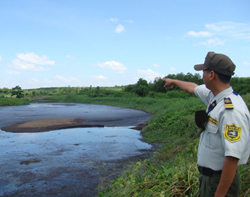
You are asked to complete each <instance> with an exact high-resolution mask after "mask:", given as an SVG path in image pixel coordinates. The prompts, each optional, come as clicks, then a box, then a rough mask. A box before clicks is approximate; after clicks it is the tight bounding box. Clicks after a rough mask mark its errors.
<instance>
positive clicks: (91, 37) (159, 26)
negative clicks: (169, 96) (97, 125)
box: [0, 0, 250, 89]
mask: <svg viewBox="0 0 250 197" xmlns="http://www.w3.org/2000/svg"><path fill="white" fill-rule="evenodd" d="M249 8H250V1H249V0H239V1H235V0H210V1H201V0H189V1H188V0H126V1H117V0H116V1H115V0H105V1H103V0H91V1H90V0H88V1H87V0H11V1H7V0H0V72H1V74H2V75H1V78H0V88H3V87H7V88H12V87H14V86H16V85H19V86H21V87H22V88H23V89H27V88H40V87H63V86H71V87H76V86H78V87H83V86H84V87H86V86H90V85H92V86H115V85H127V84H134V83H136V82H137V81H138V79H139V78H143V79H146V80H147V81H148V82H149V81H153V80H154V79H155V77H163V76H166V75H168V74H177V73H181V72H183V73H184V74H186V73H187V72H190V73H193V74H194V73H196V72H195V71H194V70H193V65H194V64H198V63H203V62H204V60H205V56H206V54H207V52H208V51H214V52H217V53H224V54H226V55H228V56H229V57H230V58H231V59H232V60H233V62H234V63H235V64H236V76H239V77H249V76H250V12H249Z"/></svg>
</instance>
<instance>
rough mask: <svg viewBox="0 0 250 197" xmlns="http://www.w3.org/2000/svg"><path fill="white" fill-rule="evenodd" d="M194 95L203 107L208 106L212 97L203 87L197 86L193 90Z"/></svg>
mask: <svg viewBox="0 0 250 197" xmlns="http://www.w3.org/2000/svg"><path fill="white" fill-rule="evenodd" d="M194 93H195V95H196V96H197V97H199V98H200V99H201V100H202V101H203V102H204V103H205V105H208V104H209V102H210V100H211V97H212V96H213V94H212V92H211V91H210V90H209V89H207V88H206V86H205V85H199V86H197V87H196V88H195V89H194Z"/></svg>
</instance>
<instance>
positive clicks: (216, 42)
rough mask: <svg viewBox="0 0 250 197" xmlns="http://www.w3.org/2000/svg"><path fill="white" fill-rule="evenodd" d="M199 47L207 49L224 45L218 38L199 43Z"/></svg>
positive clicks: (223, 41)
mask: <svg viewBox="0 0 250 197" xmlns="http://www.w3.org/2000/svg"><path fill="white" fill-rule="evenodd" d="M199 44H200V45H205V46H207V47H212V46H223V45H224V44H225V40H221V39H219V38H217V37H216V38H213V39H209V40H207V41H205V42H200V43H199Z"/></svg>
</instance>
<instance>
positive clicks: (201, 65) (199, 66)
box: [194, 64, 207, 71]
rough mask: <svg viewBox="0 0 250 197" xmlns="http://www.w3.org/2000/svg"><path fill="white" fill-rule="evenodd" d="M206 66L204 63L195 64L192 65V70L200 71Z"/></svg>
mask: <svg viewBox="0 0 250 197" xmlns="http://www.w3.org/2000/svg"><path fill="white" fill-rule="evenodd" d="M205 69H207V67H206V66H205V65H204V64H196V65H194V70H197V71H200V70H205Z"/></svg>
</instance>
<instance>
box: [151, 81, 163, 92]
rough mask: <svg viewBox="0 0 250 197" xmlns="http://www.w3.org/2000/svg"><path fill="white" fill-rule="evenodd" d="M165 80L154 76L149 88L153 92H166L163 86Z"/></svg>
mask: <svg viewBox="0 0 250 197" xmlns="http://www.w3.org/2000/svg"><path fill="white" fill-rule="evenodd" d="M164 84H165V82H164V81H162V80H161V78H160V77H157V78H155V80H154V83H153V84H151V90H152V91H154V92H166V89H165V88H164Z"/></svg>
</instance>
